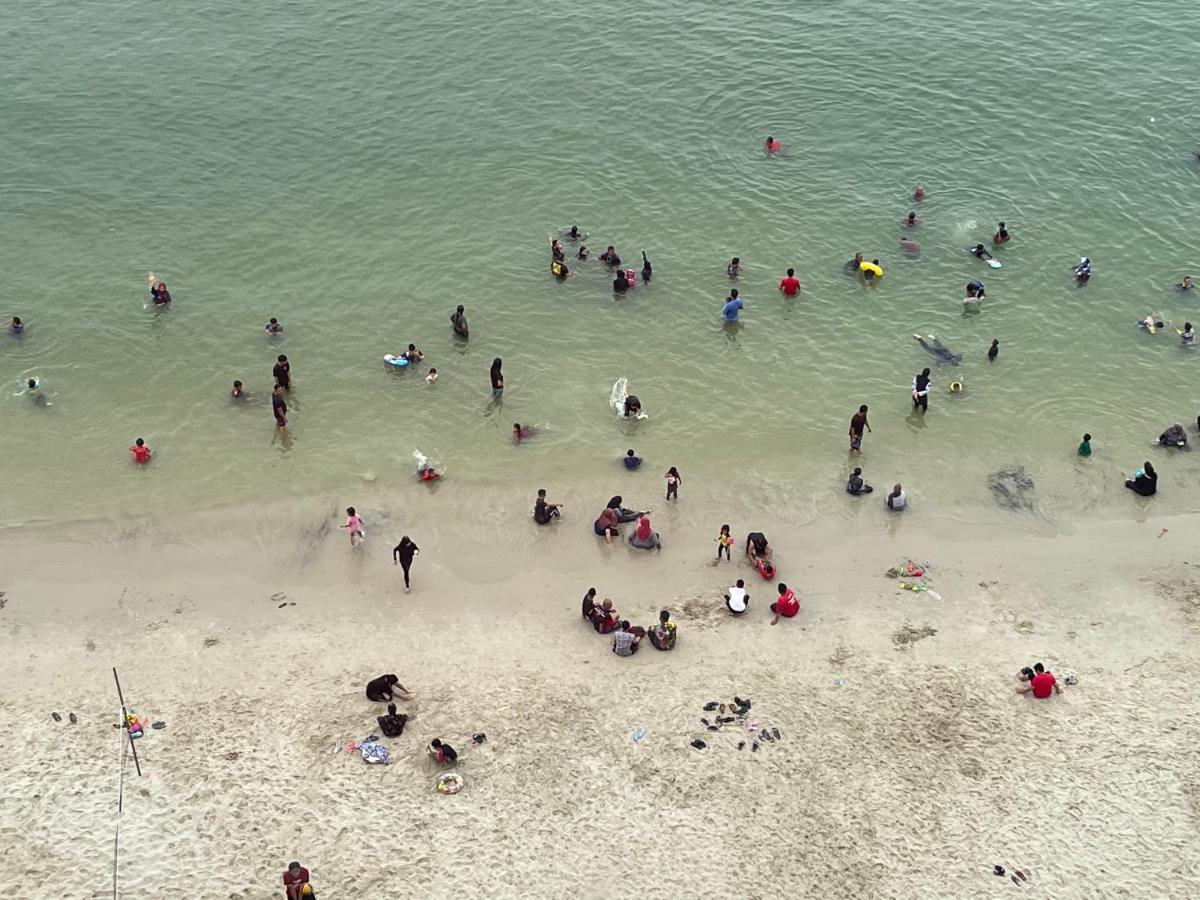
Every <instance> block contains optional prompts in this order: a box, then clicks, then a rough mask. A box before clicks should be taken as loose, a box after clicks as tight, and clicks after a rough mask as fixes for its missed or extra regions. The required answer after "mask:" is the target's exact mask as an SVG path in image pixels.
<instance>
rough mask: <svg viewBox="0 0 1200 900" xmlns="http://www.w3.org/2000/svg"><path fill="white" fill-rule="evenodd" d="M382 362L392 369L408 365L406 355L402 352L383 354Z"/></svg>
mask: <svg viewBox="0 0 1200 900" xmlns="http://www.w3.org/2000/svg"><path fill="white" fill-rule="evenodd" d="M383 362H384V364H385V365H389V366H391V367H392V368H394V369H404V368H407V367H408V357H407V356H405V355H404V354H401V355H400V356H393V355H392V354H390V353H385V354H383Z"/></svg>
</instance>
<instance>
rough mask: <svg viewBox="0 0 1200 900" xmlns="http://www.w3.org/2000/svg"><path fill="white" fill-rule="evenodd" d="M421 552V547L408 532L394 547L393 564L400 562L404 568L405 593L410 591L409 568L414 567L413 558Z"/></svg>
mask: <svg viewBox="0 0 1200 900" xmlns="http://www.w3.org/2000/svg"><path fill="white" fill-rule="evenodd" d="M420 552H421V548H420V547H418V546H417V545H416V544H414V543H413V542H412V539H411V538H410V537H409V536H408V535H407V534H406V535H404V537H402V538H400V543H398V544H397V545H396V546H395V547H393V548H392V565H393V566H394V565H397V564H399V566H400V568H402V569H403V570H404V593H406V594H407V593H408V591H409V587H410V584H409V581H408V570H409V569H411V568H412V564H413V558H414V557H415V556H416V555H417V554H418V553H420Z"/></svg>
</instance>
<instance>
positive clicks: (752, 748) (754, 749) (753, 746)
mask: <svg viewBox="0 0 1200 900" xmlns="http://www.w3.org/2000/svg"><path fill="white" fill-rule="evenodd" d="M750 752H751V753H757V752H758V741H755V742H754V743H753V744H751V745H750Z"/></svg>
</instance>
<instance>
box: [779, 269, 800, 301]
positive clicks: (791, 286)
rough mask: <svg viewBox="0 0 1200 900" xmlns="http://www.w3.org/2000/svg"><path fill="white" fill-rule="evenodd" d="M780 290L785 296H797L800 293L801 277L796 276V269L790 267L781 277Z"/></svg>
mask: <svg viewBox="0 0 1200 900" xmlns="http://www.w3.org/2000/svg"><path fill="white" fill-rule="evenodd" d="M779 290H780V292H781V293H782V294H783V296H785V297H795V296H796V295H797V294H798V293H800V279H799V278H797V277H796V270H795V269H788V270H787V275H785V276H784V277H783V278H781V279H779Z"/></svg>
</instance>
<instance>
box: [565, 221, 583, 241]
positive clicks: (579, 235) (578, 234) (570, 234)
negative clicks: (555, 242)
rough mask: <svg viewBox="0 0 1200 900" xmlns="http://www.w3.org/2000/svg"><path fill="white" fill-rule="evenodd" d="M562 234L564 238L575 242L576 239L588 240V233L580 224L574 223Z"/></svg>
mask: <svg viewBox="0 0 1200 900" xmlns="http://www.w3.org/2000/svg"><path fill="white" fill-rule="evenodd" d="M562 236H563V237H564V238H566V239H567V240H568V241H571V242H572V243H574V242H575V241H584V240H587V235H586V234H584V233H583V232H582V231H580V230H579V226H578V225H572V226H571V227H570V228H568V229H567V230H566V231H564V232H563V233H562Z"/></svg>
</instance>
